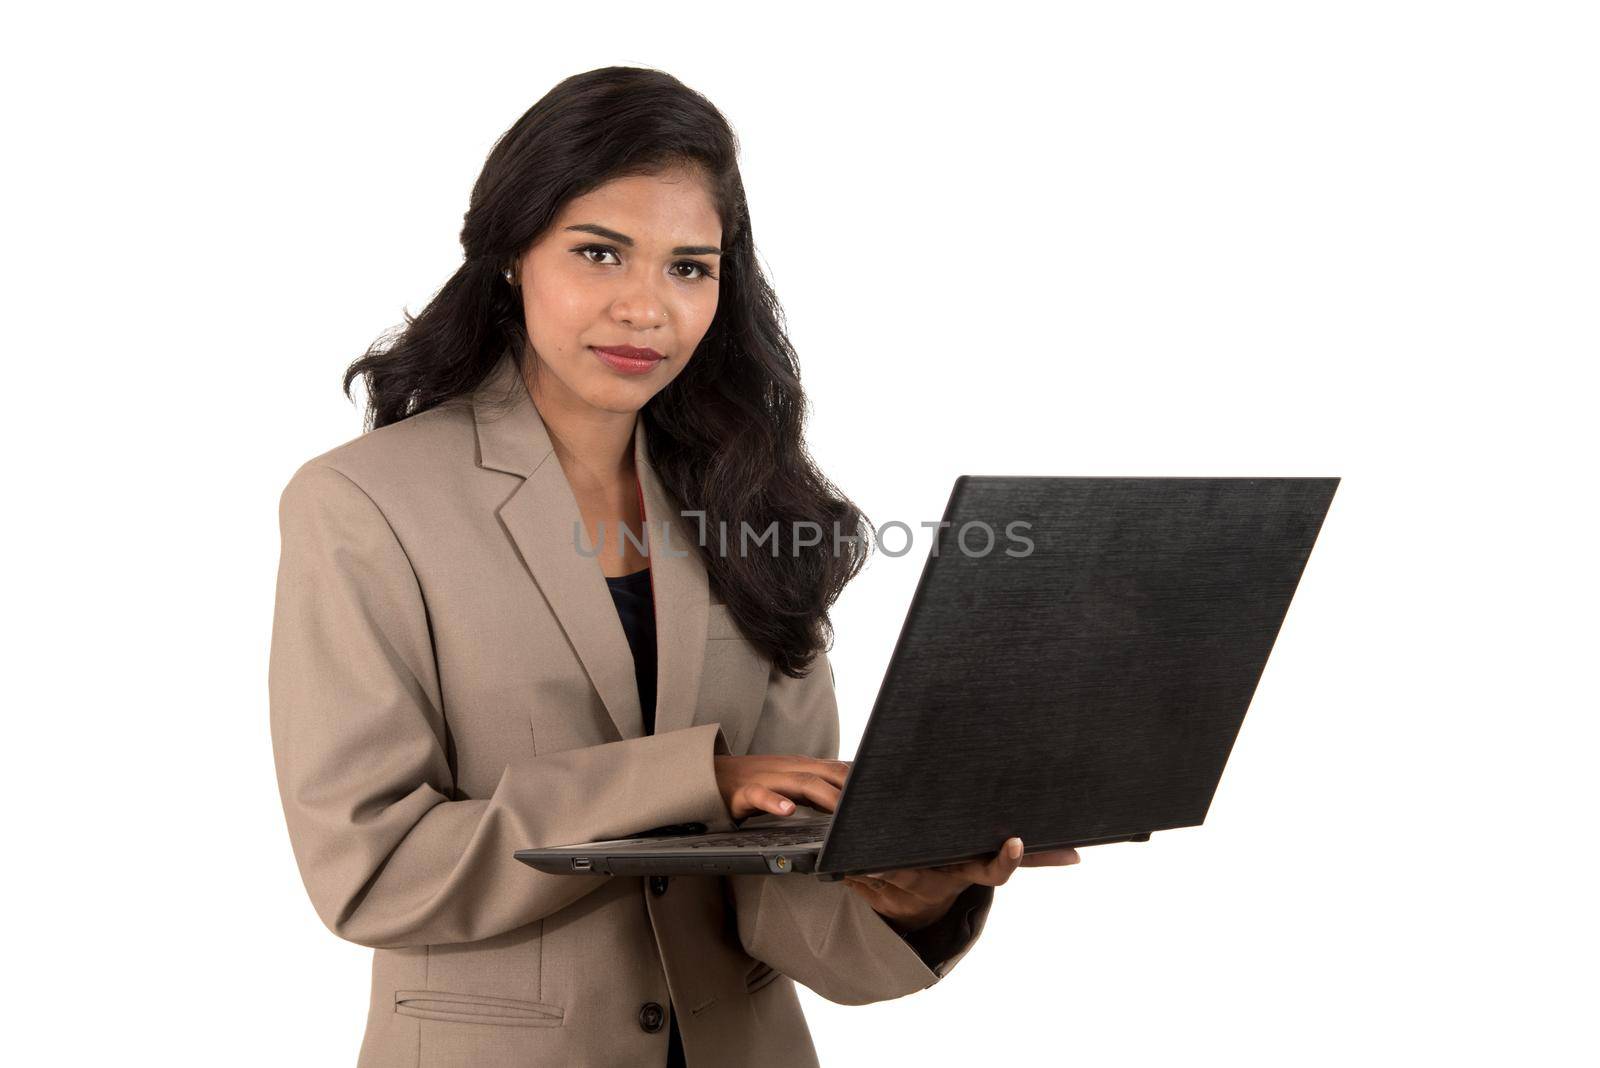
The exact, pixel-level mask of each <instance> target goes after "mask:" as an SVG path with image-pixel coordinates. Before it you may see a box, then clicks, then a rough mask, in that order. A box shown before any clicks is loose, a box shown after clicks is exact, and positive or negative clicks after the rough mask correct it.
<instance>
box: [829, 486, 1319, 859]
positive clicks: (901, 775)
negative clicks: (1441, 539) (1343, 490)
mask: <svg viewBox="0 0 1600 1068" xmlns="http://www.w3.org/2000/svg"><path fill="white" fill-rule="evenodd" d="M1338 483H1339V480H1338V479H1337V478H1135V477H1128V478H1054V477H1029V476H1016V477H1000V476H962V477H961V478H959V479H957V480H956V484H955V487H954V489H953V491H952V493H951V497H950V502H949V505H948V507H947V508H946V511H945V515H944V519H945V521H946V523H948V524H950V525H949V526H945V527H942V528H941V529H940V531H939V536H938V538H937V539H936V540H935V544H934V547H933V548H932V549H930V552H929V557H928V560H927V563H926V564H925V565H924V568H923V572H922V577H921V580H920V581H919V583H918V586H917V591H916V594H915V596H914V598H913V601H912V606H911V609H910V610H909V612H908V613H907V617H906V621H905V624H904V626H903V628H902V630H901V633H900V639H899V641H898V643H897V644H896V646H895V651H894V657H893V659H892V660H891V662H890V666H889V670H888V672H887V673H886V675H885V678H884V681H883V685H882V687H881V689H880V690H879V693H878V699H877V702H876V703H875V704H874V706H873V710H872V716H871V718H870V720H869V721H868V724H867V728H866V731H865V733H864V734H863V736H862V740H861V744H860V747H859V749H858V751H857V753H856V759H855V762H854V764H853V766H852V769H851V773H850V776H849V779H848V781H847V782H846V785H845V790H844V794H843V796H842V798H841V801H840V806H839V811H838V813H837V814H836V816H835V818H834V823H833V827H832V830H831V832H830V833H829V836H828V840H827V845H826V847H825V848H824V850H823V852H822V856H821V857H820V858H819V862H818V868H819V870H822V871H833V872H846V871H860V870H866V869H867V868H868V867H869V866H870V867H871V868H873V869H874V870H876V869H887V868H895V867H912V866H916V865H918V864H925V863H944V862H948V861H950V860H953V859H958V858H963V857H975V856H988V855H992V854H993V853H994V851H995V850H996V849H997V848H998V847H999V845H1000V843H1001V842H1002V841H1003V840H1004V839H1005V838H1006V837H1007V836H1008V835H1013V834H1016V835H1020V836H1021V837H1022V839H1023V841H1024V842H1025V843H1026V844H1027V846H1028V848H1029V850H1030V851H1032V850H1034V849H1035V848H1042V847H1046V846H1054V845H1076V844H1088V843H1090V842H1093V841H1096V840H1099V841H1118V840H1126V839H1128V838H1131V837H1136V836H1139V835H1141V834H1145V833H1148V832H1151V831H1157V830H1163V829H1169V828H1174V827H1189V826H1195V825H1198V824H1200V823H1202V822H1204V820H1205V815H1206V811H1207V809H1208V808H1209V807H1210V804H1211V798H1212V795H1213V794H1214V793H1215V791H1216V788H1217V783H1218V780H1219V779H1220V778H1221V775H1222V770H1223V766H1224V765H1225V764H1226V762H1227V759H1228V753H1229V752H1230V750H1231V749H1232V747H1233V743H1234V739H1235V738H1236V737H1237V735H1238V732H1239V728H1240V725H1241V723H1242V722H1243V719H1244V715H1245V710H1246V709H1247V708H1248V707H1249V704H1250V700H1251V697H1252V695H1253V694H1254V693H1255V688H1256V683H1257V682H1258V680H1259V679H1260V678H1261V673H1262V670H1263V669H1264V668H1265V666H1266V662H1267V655H1268V653H1270V652H1271V650H1272V646H1273V642H1274V641H1275V639H1276V638H1277V635H1278V630H1279V627H1280V626H1281V625H1282V623H1283V618H1284V614H1285V612H1286V611H1287V610H1288V607H1289V602H1290V599H1291V598H1292V597H1293V596H1294V591H1295V587H1296V586H1297V584H1298V583H1299V581H1300V575H1301V572H1302V571H1303V570H1304V568H1305V565H1306V560H1307V559H1308V557H1309V556H1310V553H1311V547H1312V544H1313V543H1314V542H1315V541H1316V537H1317V532H1318V531H1319V530H1320V529H1321V526H1322V521H1323V518H1324V516H1325V515H1326V514H1327V510H1328V506H1329V504H1330V503H1331V501H1332V499H1333V494H1334V490H1335V489H1336V487H1337V486H1338ZM1018 521H1021V522H1023V523H1026V524H1028V526H1027V527H1026V528H1023V527H1021V526H1012V524H1014V523H1017V522H1018ZM968 524H986V525H987V527H988V529H989V530H991V531H993V533H994V543H993V547H992V548H991V549H990V550H989V551H988V552H987V554H984V553H983V549H984V546H985V545H986V543H987V541H988V539H987V536H986V535H985V533H984V528H983V527H981V526H971V527H968ZM964 528H965V531H966V533H965V537H964V540H962V531H963V529H964ZM1022 538H1026V539H1028V540H1031V542H1032V547H1031V550H1030V549H1029V548H1028V546H1027V544H1026V542H1024V541H1022V540H1019V539H1022ZM963 545H964V546H965V549H963ZM1008 549H1009V550H1010V551H1011V552H1013V553H1025V555H1008V554H1007V550H1008Z"/></svg>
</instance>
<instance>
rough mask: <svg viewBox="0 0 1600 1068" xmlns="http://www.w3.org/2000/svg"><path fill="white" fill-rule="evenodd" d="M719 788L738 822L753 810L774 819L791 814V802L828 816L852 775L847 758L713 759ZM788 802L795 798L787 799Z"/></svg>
mask: <svg viewBox="0 0 1600 1068" xmlns="http://www.w3.org/2000/svg"><path fill="white" fill-rule="evenodd" d="M711 759H712V762H713V763H714V764H715V766H716V772H717V789H718V790H720V791H721V792H722V800H723V803H725V804H726V805H727V806H728V812H729V813H730V814H731V815H732V816H733V818H734V819H736V820H742V819H744V818H745V817H746V816H751V815H754V814H755V813H757V812H771V813H773V814H774V815H777V816H789V815H793V814H794V806H795V803H796V802H798V803H800V804H802V805H809V806H810V807H812V808H815V809H820V810H822V811H823V812H832V811H833V810H834V809H835V808H836V807H837V806H838V804H839V791H840V790H841V789H843V788H844V779H845V776H846V775H848V774H849V772H850V762H849V761H848V760H818V759H817V758H816V757H808V756H798V755H793V756H791V755H787V754H767V753H763V754H761V755H758V756H722V755H720V754H718V755H715V756H713V757H712V758H711ZM791 798H792V799H793V800H791Z"/></svg>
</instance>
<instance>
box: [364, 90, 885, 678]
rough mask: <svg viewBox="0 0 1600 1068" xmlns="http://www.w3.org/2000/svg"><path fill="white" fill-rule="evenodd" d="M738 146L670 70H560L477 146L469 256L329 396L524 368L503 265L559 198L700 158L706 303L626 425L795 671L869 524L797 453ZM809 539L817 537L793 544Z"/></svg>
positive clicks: (424, 401)
mask: <svg viewBox="0 0 1600 1068" xmlns="http://www.w3.org/2000/svg"><path fill="white" fill-rule="evenodd" d="M737 157H738V139H737V138H736V136H735V135H734V132H733V129H732V128H731V127H730V126H729V124H728V122H727V120H726V119H725V118H724V117H723V116H722V114H721V112H719V111H718V110H717V109H716V108H715V107H714V106H713V105H712V104H711V102H710V101H709V100H707V99H706V98H705V97H704V96H702V95H700V94H699V93H697V92H695V91H694V90H692V89H690V88H688V87H687V86H685V85H684V84H683V83H682V82H680V81H678V79H676V78H674V77H672V76H671V75H669V74H666V73H663V72H661V71H658V70H650V69H646V68H638V67H604V68H601V69H599V70H592V71H588V72H586V73H584V74H577V75H574V76H572V77H570V78H567V79H566V80H565V81H563V82H561V83H560V84H558V85H557V86H556V87H555V88H553V89H551V90H550V92H549V93H547V94H545V96H544V97H543V99H541V100H540V101H539V102H538V103H536V104H534V105H533V107H531V108H529V109H528V111H527V112H526V113H524V114H523V116H522V117H521V118H519V119H518V120H517V121H516V123H515V124H514V125H512V127H511V128H510V129H509V130H507V131H506V132H505V133H504V134H503V135H501V137H500V138H499V140H497V141H496V142H495V144H494V147H493V149H492V150H491V151H490V153H489V158H488V159H487V161H485V163H484V166H483V171H482V173H480V174H479V176H478V180H477V182H476V183H475V184H474V185H473V188H472V200H471V204H470V206H469V208H468V210H467V213H466V216H465V225H464V226H463V227H462V229H461V245H462V248H463V249H464V251H465V253H466V261H465V262H464V263H462V265H461V266H460V268H458V269H457V271H456V273H455V274H454V275H453V276H452V277H451V278H450V280H449V281H447V282H446V283H445V284H444V286H443V288H441V289H440V290H439V291H438V293H436V294H435V295H434V297H433V299H432V300H430V301H429V302H428V304H427V306H426V307H424V308H423V309H422V311H421V312H420V313H418V314H416V315H412V314H411V313H410V312H409V311H406V312H405V313H404V314H405V324H404V325H403V326H401V327H398V328H396V329H395V330H393V331H390V332H388V333H386V334H385V335H384V336H383V337H381V338H380V339H379V340H378V341H377V342H376V343H374V344H373V346H372V347H370V348H369V349H368V350H367V351H366V353H365V354H364V355H363V356H361V357H360V358H359V359H357V360H356V361H355V362H354V363H352V364H351V365H350V367H349V368H348V369H347V370H346V371H345V375H344V392H345V395H346V396H347V397H349V396H350V395H351V392H350V387H351V383H352V382H353V381H354V380H355V379H356V378H357V377H358V376H365V380H366V387H367V412H366V419H365V422H366V427H367V429H369V430H370V429H376V428H377V427H381V426H386V425H388V424H389V423H394V422H397V421H399V420H401V419H405V418H408V417H410V416H413V415H417V414H419V413H421V412H424V411H427V410H428V409H430V408H432V407H434V406H436V405H438V404H441V403H443V402H445V401H448V400H452V399H453V398H456V397H460V396H462V395H463V394H466V393H468V392H470V391H471V390H473V389H474V388H475V387H476V386H478V385H479V384H480V383H482V382H483V380H484V379H485V378H486V377H487V376H488V374H489V372H490V371H491V370H493V368H494V366H495V365H496V363H497V362H498V361H499V359H500V358H501V356H503V355H504V354H505V353H507V352H508V351H510V352H512V353H514V354H515V356H516V359H517V362H518V365H519V366H521V367H523V369H524V370H525V371H532V372H534V373H537V366H535V367H533V368H528V367H527V366H526V365H527V361H529V360H535V361H536V359H537V358H536V357H535V356H534V355H533V354H532V345H531V343H530V341H529V338H528V333H527V329H526V326H525V323H524V321H523V314H524V313H523V306H522V301H521V298H520V296H519V294H518V292H517V291H516V290H515V289H514V288H512V286H511V285H510V284H509V283H508V282H507V281H506V279H505V278H504V276H503V275H502V273H501V272H502V271H503V270H504V269H505V268H506V267H508V266H511V265H512V264H513V263H514V262H515V261H516V260H517V259H518V258H520V256H521V255H522V253H523V252H524V251H525V250H526V249H527V248H528V247H529V246H530V245H532V244H533V243H534V242H535V241H536V240H538V238H539V236H540V235H541V234H542V233H543V232H544V230H545V229H546V228H547V227H548V226H550V225H551V223H552V222H553V221H554V220H555V218H556V217H557V215H558V214H559V213H560V210H561V208H562V207H563V205H565V203H566V202H567V201H568V200H570V199H572V198H574V197H578V196H582V195H584V194H585V193H587V192H590V191H591V190H593V189H595V188H597V187H598V186H600V185H602V184H604V183H606V182H608V181H610V180H612V179H615V178H621V177H627V176H635V175H649V174H658V173H663V172H667V171H671V170H675V169H679V168H683V167H686V166H687V167H690V168H693V169H697V170H698V171H699V172H700V173H701V174H702V175H703V176H704V177H705V178H706V179H707V181H708V183H709V185H710V188H711V191H712V197H713V199H714V201H715V203H716V206H717V211H718V214H719V216H720V217H721V221H722V228H723V236H722V249H723V255H722V258H721V263H720V269H719V276H718V277H719V283H718V284H719V286H720V288H719V290H718V298H717V312H716V316H715V318H713V319H712V321H711V326H710V328H709V329H708V330H707V332H706V334H705V337H704V338H703V339H702V340H701V342H700V346H699V348H697V349H696V350H695V353H694V356H693V358H692V359H691V360H689V363H688V366H687V367H685V368H684V370H683V372H682V373H681V374H679V375H678V376H677V377H676V378H675V379H673V381H672V382H671V383H669V384H668V385H667V387H666V388H665V389H663V390H661V392H659V393H657V394H656V395H655V396H654V397H652V398H651V399H650V401H649V403H647V404H646V405H645V407H644V409H643V411H642V412H641V413H640V426H641V429H642V430H643V432H644V433H645V434H646V435H648V437H647V439H646V441H647V444H648V446H649V450H650V457H651V462H652V463H653V464H654V465H655V467H656V469H657V473H658V474H659V476H660V478H661V481H662V484H663V485H664V486H665V487H666V488H667V489H668V491H669V492H671V493H672V494H673V496H674V497H676V498H677V500H678V502H679V504H680V506H681V507H682V508H684V509H686V510H689V509H694V510H700V511H703V512H704V513H705V520H704V526H703V527H702V526H700V525H699V524H698V523H690V524H689V526H690V533H696V534H698V533H700V532H701V531H702V530H703V531H704V532H705V533H706V535H707V537H706V539H705V543H704V544H701V545H699V546H698V551H699V553H700V557H701V559H702V561H703V562H704V564H705V567H706V570H707V574H708V577H709V580H710V582H711V584H712V588H713V590H714V591H716V592H717V594H718V595H719V596H720V597H721V598H722V600H723V601H724V603H726V604H727V606H728V608H729V610H730V611H731V612H732V614H733V616H734V618H735V619H736V620H737V622H738V624H739V626H740V628H741V630H742V631H743V632H744V634H745V636H746V637H748V638H749V639H750V641H751V642H752V643H753V644H754V645H755V646H756V647H757V648H758V649H759V650H760V651H761V652H763V653H764V654H765V655H766V656H767V657H768V658H769V659H770V660H771V661H772V663H773V665H774V666H775V667H776V668H778V669H780V670H781V671H783V673H784V674H786V675H788V676H790V677H791V678H803V677H804V676H805V675H807V674H809V671H810V664H811V661H812V660H813V658H814V657H815V655H816V653H817V652H819V651H822V650H826V649H827V648H829V647H830V646H831V644H832V640H833V628H832V624H831V622H830V620H829V618H828V609H829V608H830V607H831V606H832V605H833V603H834V601H835V600H837V599H838V597H839V594H840V593H841V592H842V591H843V590H844V587H845V585H846V584H847V583H849V581H850V580H851V579H852V578H854V577H855V576H856V574H857V573H859V572H860V570H861V568H862V567H863V566H864V564H865V563H866V559H867V555H868V554H869V553H870V551H871V547H872V543H873V538H874V535H875V532H874V530H873V527H872V524H871V523H870V521H868V520H867V518H866V517H865V516H864V515H863V514H862V513H861V511H860V510H859V509H857V508H856V506H855V505H854V504H853V503H852V502H851V501H850V500H849V499H848V498H846V497H845V496H844V495H843V494H842V493H840V492H839V490H838V489H837V487H835V486H834V485H833V484H832V483H831V482H829V481H828V479H826V478H825V477H823V475H822V473H821V472H820V471H819V470H818V469H817V466H816V464H815V463H814V462H813V460H812V458H811V456H810V454H809V452H808V451H807V449H806V446H805V441H804V437H803V431H804V423H805V418H806V414H807V404H806V399H805V394H804V392H803V391H802V390H801V387H800V369H799V363H798V360H797V359H796V356H795V352H794V349H793V347H792V346H791V344H790V342H789V338H788V336H787V334H786V332H785V328H784V317H783V310H782V308H781V307H780V306H779V304H778V300H777V297H776V296H775V295H774V293H773V291H772V288H771V286H770V285H769V284H768V282H767V279H766V278H765V277H764V276H763V275H762V273H761V268H760V266H759V265H758V264H757V263H756V257H755V242H754V239H753V236H752V234H751V229H750V209H749V207H748V205H747V204H746V202H745V195H744V183H743V181H742V179H741V178H740V175H739V166H738V162H737ZM808 522H809V523H811V524H815V526H814V527H810V526H806V525H805V524H807V523H808ZM773 523H776V531H777V542H776V552H775V553H774V545H773V542H772V541H771V539H770V537H769V538H768V540H767V541H765V542H762V543H760V544H759V545H756V544H755V543H754V542H752V543H751V546H750V548H749V550H748V551H747V552H740V551H738V544H739V535H740V532H741V524H748V525H749V528H750V529H751V530H752V531H753V533H754V534H757V535H763V536H766V535H767V534H768V530H769V527H771V525H772V524H773ZM723 524H726V525H725V527H724V526H723ZM722 529H726V531H727V542H728V546H729V550H728V551H727V552H726V553H724V552H722V551H720V549H719V541H720V538H719V536H718V533H717V532H718V531H719V530H722ZM819 534H820V544H816V545H807V544H805V543H806V542H808V541H814V540H816V539H817V537H818V535H819ZM797 535H798V536H797ZM836 549H837V551H836Z"/></svg>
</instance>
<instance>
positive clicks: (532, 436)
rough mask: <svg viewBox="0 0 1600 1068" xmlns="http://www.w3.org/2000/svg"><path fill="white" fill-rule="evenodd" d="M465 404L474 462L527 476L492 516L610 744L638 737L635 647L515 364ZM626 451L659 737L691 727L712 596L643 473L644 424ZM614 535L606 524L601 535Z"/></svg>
mask: <svg viewBox="0 0 1600 1068" xmlns="http://www.w3.org/2000/svg"><path fill="white" fill-rule="evenodd" d="M472 406H473V420H474V422H475V424H476V426H477V431H478V452H479V458H478V459H479V464H480V465H481V466H483V467H486V468H490V469H492V470H495V471H504V472H506V473H508V474H514V475H519V476H521V477H522V479H523V482H522V484H521V485H520V486H519V487H518V488H517V489H516V490H515V491H513V492H512V494H511V496H510V497H509V498H508V499H507V500H506V502H505V503H504V504H502V505H501V506H500V508H499V509H498V515H499V517H500V520H501V522H502V523H503V524H504V525H505V529H506V531H507V533H508V534H509V535H510V536H511V540H512V541H513V542H515V544H516V546H517V551H518V552H519V553H520V554H521V556H522V560H523V562H524V563H525V564H526V565H527V568H528V571H529V574H530V575H531V576H532V578H533V580H534V581H535V582H536V583H537V584H538V586H539V589H540V591H541V592H542V593H543V594H544V596H545V599H546V601H548V602H549V605H550V609H551V611H552V612H554V613H555V616H556V619H557V620H558V621H559V622H560V624H561V628H562V630H563V631H565V632H566V635H567V640H568V641H570V642H571V643H572V648H573V649H574V651H576V653H577V655H578V659H579V660H580V661H582V663H583V667H584V670H585V671H586V672H587V673H588V675H589V680H590V682H591V683H593V685H594V688H595V692H596V693H598V694H599V695H600V700H601V702H602V703H603V704H604V705H605V708H606V713H607V714H608V715H609V716H610V718H611V722H612V723H613V725H614V726H615V728H616V732H617V737H618V738H637V737H640V736H641V735H643V734H644V717H643V714H642V711H641V709H640V706H639V688H638V680H637V678H636V677H635V674H634V667H633V651H632V649H631V648H630V647H629V645H628V638H627V635H626V634H625V633H624V632H623V629H622V622H621V620H619V619H618V618H617V609H616V604H615V602H614V601H613V600H612V598H611V590H610V588H609V587H608V586H607V585H606V581H605V575H604V573H603V572H602V571H601V569H600V562H599V560H598V559H596V558H595V557H593V556H584V555H582V554H580V552H579V551H578V546H579V544H580V543H579V542H578V541H575V540H574V539H575V538H576V537H580V536H581V532H582V529H583V517H582V513H581V512H579V510H578V501H577V498H576V497H575V496H574V495H573V492H572V486H571V484H570V483H568V482H567V476H566V472H565V471H564V470H563V469H562V467H561V461H560V460H559V459H557V457H556V455H555V449H554V446H553V445H552V444H551V441H550V434H549V431H548V430H547V429H546V427H545V425H544V420H543V419H542V418H541V417H540V415H539V410H538V408H537V407H536V406H535V405H534V403H533V399H532V398H531V397H530V396H529V394H528V389H527V385H526V383H525V382H523V380H522V376H521V374H520V373H519V372H518V370H517V366H516V363H515V361H513V360H512V359H511V357H509V356H505V357H502V358H501V361H500V363H499V365H498V366H497V367H496V368H495V370H494V371H493V372H492V373H491V375H490V376H489V378H488V379H486V380H485V381H484V383H483V384H482V385H481V386H479V388H478V389H477V390H476V391H475V392H474V394H473V398H472ZM633 452H634V465H635V467H636V469H637V471H638V475H639V488H640V491H641V493H642V495H643V498H644V509H645V519H646V531H647V546H648V547H647V550H646V553H647V555H648V557H649V561H650V578H651V587H652V591H653V594H654V597H655V615H656V659H657V677H656V733H658V734H661V733H665V732H667V731H671V730H678V729H680V728H683V727H688V726H690V725H691V723H692V722H693V719H694V711H695V704H696V701H697V699H698V697H699V691H700V674H701V671H702V669H703V667H704V662H705V645H706V624H707V620H708V618H709V609H708V607H707V606H708V604H709V594H708V592H707V591H708V586H707V581H706V574H705V568H704V566H703V565H702V564H701V562H700V560H699V558H698V557H697V556H696V555H695V552H694V546H693V542H692V541H691V540H690V539H691V538H692V537H693V536H694V530H693V528H690V527H689V526H688V524H687V522H686V521H685V520H684V519H683V518H682V517H681V516H679V515H678V514H677V512H678V506H677V505H676V504H675V503H674V502H673V501H672V499H671V497H670V496H669V495H668V493H667V491H666V490H665V488H664V487H663V486H662V485H661V483H660V481H659V480H658V479H657V478H656V474H655V469H654V468H653V467H651V466H650V458H649V450H648V449H647V447H646V445H645V433H644V428H643V426H642V422H641V425H639V426H637V427H636V428H635V430H634V436H633ZM664 522H665V523H667V524H668V525H669V526H670V529H671V533H670V543H669V542H668V541H666V540H664V539H667V538H668V535H667V533H666V528H664V527H663V523H664ZM575 532H576V533H575ZM617 533H618V532H617V531H616V530H615V529H614V528H609V527H608V528H607V537H615V536H616V535H617ZM669 549H670V551H669ZM675 553H682V554H685V555H673V554H675Z"/></svg>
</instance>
